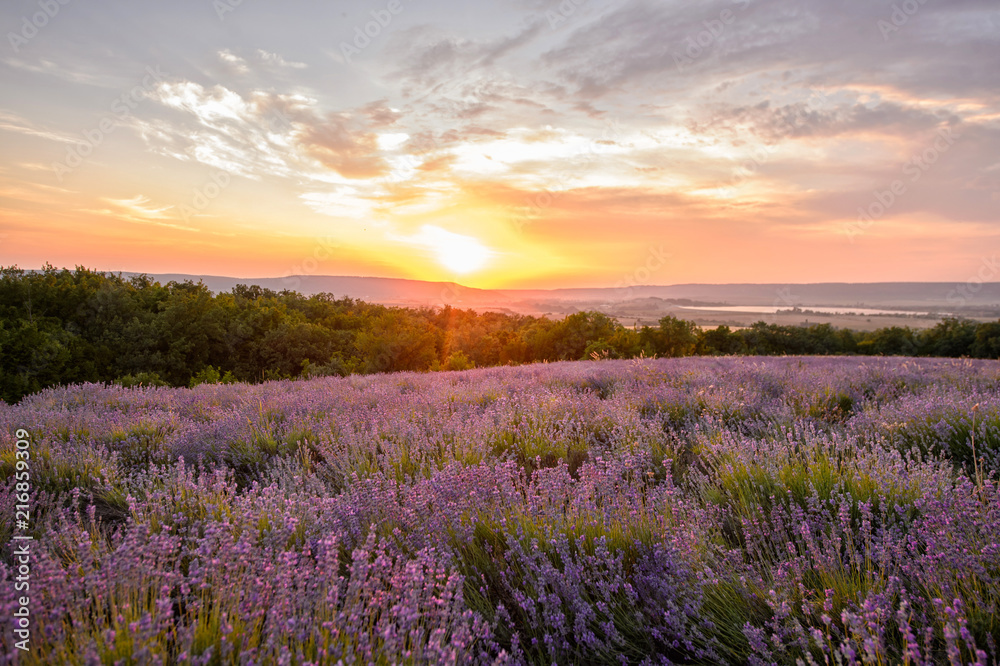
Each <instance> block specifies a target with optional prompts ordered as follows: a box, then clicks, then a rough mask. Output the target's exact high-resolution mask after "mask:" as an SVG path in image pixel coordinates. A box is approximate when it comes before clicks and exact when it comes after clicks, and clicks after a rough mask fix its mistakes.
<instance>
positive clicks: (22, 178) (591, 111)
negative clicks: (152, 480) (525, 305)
mask: <svg viewBox="0 0 1000 666" xmlns="http://www.w3.org/2000/svg"><path fill="white" fill-rule="evenodd" d="M50 4H52V7H54V8H55V9H51V8H50V9H49V10H48V11H49V14H46V13H45V11H43V10H44V9H45V8H44V7H43V6H42V5H41V4H39V3H37V2H35V1H34V0H16V1H10V2H5V3H4V4H3V6H2V8H0V24H2V25H3V27H4V34H5V35H6V39H5V40H4V42H5V43H4V44H3V45H2V47H3V48H2V55H0V85H2V86H3V89H4V90H5V91H11V92H12V93H13V92H16V94H8V95H5V98H4V101H3V103H2V105H0V136H2V139H0V140H2V141H3V146H4V149H3V153H2V156H0V235H2V238H0V264H3V265H11V264H15V263H16V264H18V265H20V266H22V267H25V268H37V267H39V266H41V265H42V264H43V263H44V262H46V261H49V262H52V263H53V264H55V265H60V266H61V265H66V266H74V265H78V264H82V265H85V266H88V267H90V268H96V269H102V270H125V271H144V272H151V273H167V272H172V273H189V274H229V275H241V276H246V277H262V276H285V275H295V274H307V275H323V274H327V275H330V274H334V275H378V276H385V277H405V278H414V279H420V280H430V281H459V282H461V283H462V284H466V285H469V286H471V287H482V288H506V289H509V288H522V287H528V288H554V287H612V286H614V285H615V284H617V283H619V282H622V281H623V280H628V279H631V280H633V281H634V282H637V283H640V284H648V285H654V284H683V283H730V282H740V283H742V282H753V283H776V284H788V283H806V282H878V281H907V280H909V281H939V282H948V283H953V284H961V283H965V282H966V281H968V280H970V279H980V280H982V279H986V280H991V279H996V274H997V270H996V263H995V262H994V261H993V253H994V250H995V248H996V247H997V246H998V234H997V222H998V216H997V211H998V209H1000V161H998V157H997V156H998V155H1000V99H998V95H997V91H998V90H1000V68H997V67H996V66H995V65H996V63H997V62H1000V9H998V6H997V4H996V3H995V2H989V1H986V0H960V1H951V2H947V3H944V2H928V3H924V2H918V1H917V0H910V2H906V3H896V4H894V3H893V2H888V1H885V0H880V1H878V2H870V1H868V0H848V1H847V2H841V3H830V2H826V1H823V0H806V1H800V2H790V1H789V0H736V1H733V2H731V1H729V0H724V1H713V2H703V3H695V4H692V3H683V2H675V1H670V2H655V3H654V2H622V1H609V0H563V1H562V2H556V1H554V0H552V1H548V0H496V1H494V2H490V3H461V2H457V1H455V0H446V1H442V2H433V3H421V2H409V1H403V0H393V1H392V2H385V1H382V0H379V1H376V0H372V1H371V2H350V3H320V2H307V1H305V0H295V1H291V2H285V3H281V4H280V5H279V4H277V3H266V2H242V3H238V2H236V1H235V0H217V1H215V2H210V1H208V0H185V1H182V2H172V3H155V4H152V3H135V2H124V1H122V0H118V1H109V2H100V3H93V2H90V3H88V2H69V3H65V4H62V3H50ZM46 6H47V5H46ZM859 211H861V212H860V213H859ZM165 248H166V249H165ZM653 259H655V261H653Z"/></svg>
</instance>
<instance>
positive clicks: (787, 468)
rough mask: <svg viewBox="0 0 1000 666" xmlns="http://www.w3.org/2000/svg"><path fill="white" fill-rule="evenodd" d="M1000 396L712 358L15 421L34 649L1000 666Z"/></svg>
mask: <svg viewBox="0 0 1000 666" xmlns="http://www.w3.org/2000/svg"><path fill="white" fill-rule="evenodd" d="M998 380H1000V364H998V363H996V362H990V361H969V360H961V361H955V360H926V359H922V360H912V359H909V360H908V359H871V358H868V359H859V358H845V357H840V358H805V359H795V358H768V359H763V358H718V359H710V358H688V359H675V360H638V361H600V362H578V363H559V364H547V365H531V366H521V367H508V368H495V369H483V370H471V371H466V372H455V373H435V374H393V375H381V376H364V377H362V376H352V377H347V378H342V379H340V378H327V379H316V380H311V381H295V382H290V381H286V382H271V383H267V384H262V385H255V386H249V385H201V386H198V387H197V388H195V389H193V390H188V389H167V388H137V389H125V388H121V387H118V386H102V385H82V386H73V387H70V388H64V389H51V390H47V391H45V392H43V393H40V394H36V395H34V396H30V397H28V398H26V399H24V400H23V401H22V402H21V403H19V404H18V405H16V406H6V405H3V404H2V403H0V466H2V470H3V473H2V478H3V479H4V481H3V485H4V487H3V489H2V492H0V541H2V542H3V543H5V544H12V543H13V542H12V541H11V539H12V534H13V532H14V529H15V527H14V526H15V504H16V500H15V496H16V492H15V490H16V488H15V467H16V457H15V441H16V439H17V436H16V434H15V433H16V432H17V431H18V429H24V430H26V431H27V432H28V433H29V434H30V437H29V438H28V439H30V442H31V450H30V454H31V457H30V473H31V484H32V495H31V501H30V504H31V517H32V524H31V534H32V535H33V536H34V538H35V541H34V542H32V544H33V548H34V550H33V554H32V557H33V559H32V563H31V612H32V616H31V621H32V625H31V649H30V651H28V652H24V651H20V650H16V649H15V648H14V645H13V641H14V639H13V638H12V627H11V624H10V623H11V621H12V617H13V613H14V611H15V609H16V607H17V604H18V597H19V596H20V595H21V594H22V593H19V592H15V591H14V585H13V580H14V578H15V576H16V575H17V571H16V567H15V565H14V557H13V546H12V545H6V546H5V549H4V557H3V558H2V564H0V578H2V584H0V616H2V618H3V620H2V622H3V623H4V628H3V629H4V630H3V639H2V640H3V643H2V646H3V655H4V657H5V663H22V664H119V663H120V664H174V663H179V664H187V663H192V664H335V663H339V662H340V661H341V660H342V662H343V663H345V664H352V663H354V664H367V663H379V664H395V663H408V664H409V663H412V664H423V663H530V664H553V663H557V664H600V663H608V664H618V663H628V664H639V663H654V664H655V663H703V664H709V663H711V664H715V663H726V664H729V663H731V664H744V663H748V664H772V663H776V664H795V663H807V664H809V663H819V664H840V663H843V664H900V663H902V664H956V665H957V664H963V665H964V664H988V663H996V661H997V659H998V657H1000V651H998V647H997V643H1000V619H998V617H997V616H998V614H1000V608H998V606H1000V495H998V484H997V472H998V471H1000V383H998ZM977 405H978V407H977ZM974 451H975V454H974V453H973V452H974Z"/></svg>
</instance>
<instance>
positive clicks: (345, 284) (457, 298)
mask: <svg viewBox="0 0 1000 666" xmlns="http://www.w3.org/2000/svg"><path fill="white" fill-rule="evenodd" d="M125 275H129V274H128V273H126V274H125ZM151 277H153V278H154V279H156V280H159V281H160V282H163V283H166V282H169V281H171V280H176V281H184V280H192V281H195V282H197V281H199V280H201V281H202V282H204V284H205V285H206V286H207V287H208V288H209V289H211V290H212V291H213V292H224V291H230V290H231V289H232V288H233V287H234V286H236V285H237V284H248V285H259V286H261V287H265V288H267V289H273V290H275V291H281V290H283V289H289V290H292V291H297V292H299V293H302V294H305V295H312V294H318V293H330V294H334V295H335V296H338V297H343V296H349V297H351V298H358V299H361V300H364V301H369V302H373V303H384V304H387V305H408V306H422V305H423V306H438V305H443V304H450V305H454V306H457V307H465V308H472V307H474V308H499V309H507V308H511V309H515V310H540V311H543V310H545V308H546V306H548V305H551V306H553V307H555V308H556V309H558V310H564V309H565V306H567V305H570V304H577V305H579V306H595V305H601V304H620V303H624V302H630V301H638V300H642V299H662V300H663V301H668V302H672V303H675V304H681V305H719V306H727V305H728V306H734V305H755V306H780V307H782V308H785V307H787V308H791V307H809V306H815V307H870V308H890V309H891V308H897V309H919V310H927V311H932V312H934V311H949V312H951V311H961V310H963V309H968V308H975V309H983V308H990V309H992V308H1000V283H998V282H989V283H984V284H982V285H977V286H978V287H979V288H978V289H976V290H975V293H971V290H967V289H966V290H963V289H962V288H961V287H960V286H959V285H956V284H955V283H953V282H876V283H858V284H851V283H832V282H831V283H820V284H678V285H669V286H637V287H630V288H613V287H612V288H581V289H496V290H490V289H475V288H472V287H465V286H463V285H460V284H457V283H454V282H424V281H421V280H406V279H401V278H381V277H349V276H330V275H293V276H289V277H280V278H234V277H223V276H215V275H184V274H161V275H151Z"/></svg>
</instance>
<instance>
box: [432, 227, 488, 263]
mask: <svg viewBox="0 0 1000 666" xmlns="http://www.w3.org/2000/svg"><path fill="white" fill-rule="evenodd" d="M420 235H421V236H422V237H423V241H424V242H425V243H426V245H427V247H429V248H430V249H431V251H432V252H433V253H434V256H435V258H436V259H437V260H438V263H439V264H441V265H442V266H444V267H445V268H447V269H448V270H450V271H452V272H454V273H461V274H463V275H464V274H466V273H471V272H473V271H477V270H479V269H481V268H482V267H483V266H485V265H486V262H488V261H489V259H490V256H491V255H492V254H493V252H492V251H491V250H490V249H489V248H488V247H486V246H485V245H483V244H482V243H481V242H480V241H479V239H477V238H473V237H472V236H464V235H462V234H456V233H454V232H451V231H447V230H445V229H442V228H440V227H433V226H425V227H423V229H421V234H420Z"/></svg>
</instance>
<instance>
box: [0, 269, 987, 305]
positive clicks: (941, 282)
mask: <svg viewBox="0 0 1000 666" xmlns="http://www.w3.org/2000/svg"><path fill="white" fill-rule="evenodd" d="M3 268H18V269H20V270H24V271H30V272H41V271H43V270H44V267H41V268H25V267H23V266H3V265H2V264H0V269H3ZM53 268H54V269H56V270H68V271H75V270H76V269H77V268H78V267H75V266H74V267H69V266H53ZM79 268H83V269H84V270H88V271H92V272H95V273H102V274H105V275H128V276H132V275H146V276H148V277H151V278H162V277H181V278H197V279H204V278H215V279H223V280H251V281H253V280H296V279H299V280H301V279H304V278H305V279H310V280H322V279H357V280H401V281H407V282H421V283H426V284H455V285H457V286H460V287H464V288H466V289H478V290H482V291H573V290H580V291H584V290H601V289H618V290H621V289H668V288H671V287H702V286H704V287H778V286H781V287H809V286H827V285H831V286H832V285H844V286H873V285H919V284H930V285H951V286H957V287H961V286H963V285H962V284H958V285H956V284H955V283H954V282H953V281H950V280H889V281H886V280H880V281H873V282H848V281H842V280H841V281H830V282H672V283H662V284H661V283H648V284H633V285H627V286H621V285H611V284H607V285H584V286H571V287H475V286H472V285H468V284H464V283H463V282H461V281H460V280H424V279H420V278H410V277H399V276H391V275H346V274H333V273H331V274H290V275H262V276H246V275H222V274H214V273H184V272H178V271H164V272H155V273H154V272H150V271H133V270H118V269H114V270H112V269H101V268H91V267H88V266H80V267H79ZM972 284H976V285H979V286H980V287H986V286H988V285H1000V280H983V281H974V282H973V283H972ZM292 291H295V290H294V289H292ZM965 300H967V301H974V300H975V299H974V298H973V297H969V298H966V299H965Z"/></svg>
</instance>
